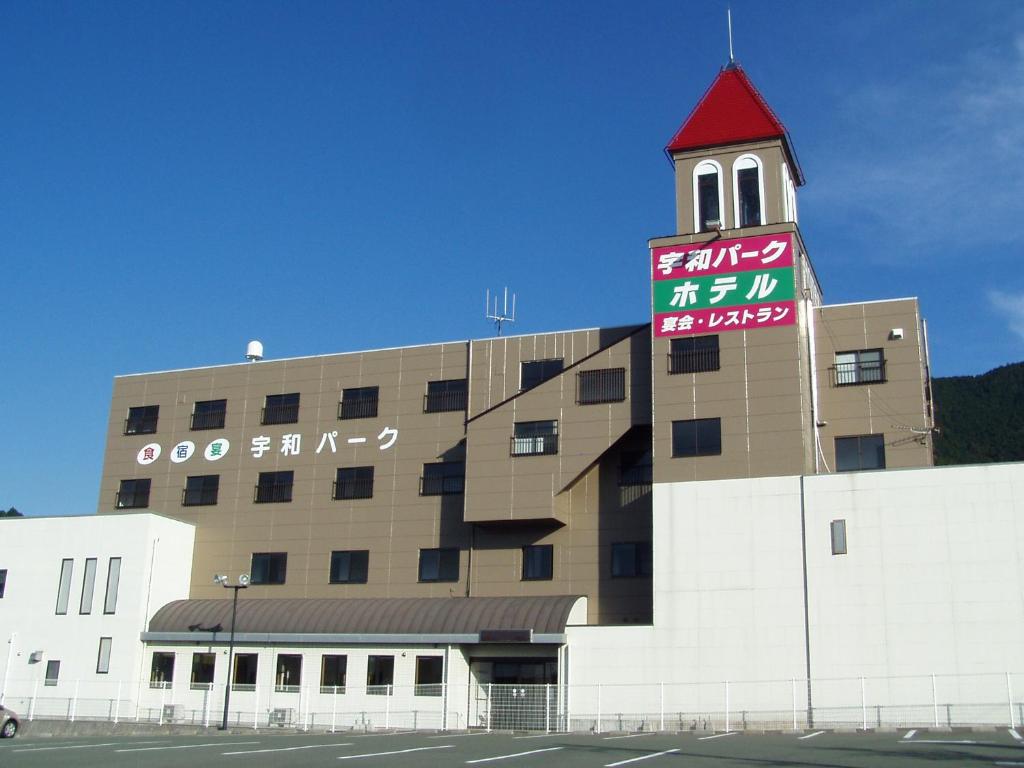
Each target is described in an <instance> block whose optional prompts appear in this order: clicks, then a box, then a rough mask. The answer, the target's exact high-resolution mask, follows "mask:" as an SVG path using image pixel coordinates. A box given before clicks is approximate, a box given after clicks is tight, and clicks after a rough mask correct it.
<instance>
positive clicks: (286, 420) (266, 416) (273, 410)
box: [260, 403, 299, 424]
mask: <svg viewBox="0 0 1024 768" xmlns="http://www.w3.org/2000/svg"><path fill="white" fill-rule="evenodd" d="M298 420H299V404H298V403H295V404H294V405H268V406H266V407H265V408H263V409H262V410H261V411H260V424H294V423H295V422H297V421H298Z"/></svg>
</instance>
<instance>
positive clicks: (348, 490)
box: [331, 477, 373, 501]
mask: <svg viewBox="0 0 1024 768" xmlns="http://www.w3.org/2000/svg"><path fill="white" fill-rule="evenodd" d="M331 498H332V499H334V500H335V501H342V500H344V499H372V498H373V478H372V477H371V478H359V479H355V480H342V481H341V482H339V481H337V480H335V481H334V487H333V488H332V489H331Z"/></svg>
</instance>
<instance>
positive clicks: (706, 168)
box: [693, 160, 728, 232]
mask: <svg viewBox="0 0 1024 768" xmlns="http://www.w3.org/2000/svg"><path fill="white" fill-rule="evenodd" d="M711 171H714V172H715V173H717V174H718V215H719V216H720V217H721V218H722V222H721V224H722V229H727V228H728V227H727V226H726V224H725V193H724V189H723V187H724V185H723V184H722V180H723V179H724V171H723V170H722V166H721V165H719V164H718V162H717V161H715V160H701V161H700V162H699V163H697V165H696V166H694V168H693V231H694V232H701V231H703V222H702V221H701V220H700V198H699V196H698V191H697V177H698V176H703V175H704V174H705V173H710V172H711Z"/></svg>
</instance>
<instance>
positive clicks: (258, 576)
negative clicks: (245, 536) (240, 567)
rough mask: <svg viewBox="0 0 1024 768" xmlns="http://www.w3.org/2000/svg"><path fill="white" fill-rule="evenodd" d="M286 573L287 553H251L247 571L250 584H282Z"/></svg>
mask: <svg viewBox="0 0 1024 768" xmlns="http://www.w3.org/2000/svg"><path fill="white" fill-rule="evenodd" d="M287 572H288V553H287V552H253V554H252V568H250V569H249V578H250V579H251V581H250V583H251V584H284V579H285V576H286V575H287Z"/></svg>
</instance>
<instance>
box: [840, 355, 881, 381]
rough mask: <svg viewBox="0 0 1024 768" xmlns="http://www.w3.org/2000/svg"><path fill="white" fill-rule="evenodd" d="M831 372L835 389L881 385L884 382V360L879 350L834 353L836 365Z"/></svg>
mask: <svg viewBox="0 0 1024 768" xmlns="http://www.w3.org/2000/svg"><path fill="white" fill-rule="evenodd" d="M832 370H833V373H834V381H835V385H836V386H837V387H846V386H850V385H851V384H881V383H882V382H884V381H885V358H884V357H882V350H881V349H859V350H855V351H852V352H836V364H835V366H834V367H833V369H832Z"/></svg>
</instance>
